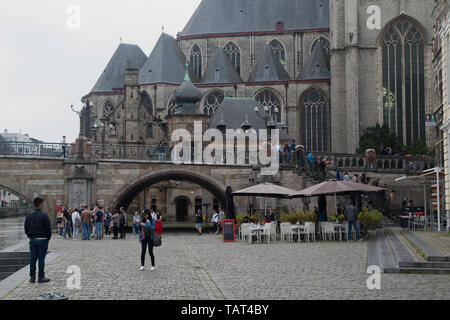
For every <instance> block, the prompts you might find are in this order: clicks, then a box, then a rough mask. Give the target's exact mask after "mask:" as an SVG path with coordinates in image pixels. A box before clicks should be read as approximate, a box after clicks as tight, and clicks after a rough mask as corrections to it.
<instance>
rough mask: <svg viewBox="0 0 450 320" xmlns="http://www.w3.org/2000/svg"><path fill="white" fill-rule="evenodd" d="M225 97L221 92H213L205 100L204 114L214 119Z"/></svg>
mask: <svg viewBox="0 0 450 320" xmlns="http://www.w3.org/2000/svg"><path fill="white" fill-rule="evenodd" d="M224 98H225V95H224V93H223V92H221V91H213V92H211V93H210V94H208V96H207V97H206V98H205V102H204V104H203V114H204V115H207V116H210V117H212V116H213V115H214V113H216V111H217V109H218V108H219V107H220V105H221V104H222V102H223V99H224Z"/></svg>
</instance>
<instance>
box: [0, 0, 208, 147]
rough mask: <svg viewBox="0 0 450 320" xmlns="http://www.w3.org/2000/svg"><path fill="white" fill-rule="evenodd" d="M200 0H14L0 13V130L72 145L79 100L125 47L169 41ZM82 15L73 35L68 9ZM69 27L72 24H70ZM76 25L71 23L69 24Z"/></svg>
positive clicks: (146, 47)
mask: <svg viewBox="0 0 450 320" xmlns="http://www.w3.org/2000/svg"><path fill="white" fill-rule="evenodd" d="M200 2H201V0H163V1H160V0H158V1H157V0H128V1H123V0H122V1H117V0H90V1H88V0H70V1H67V0H33V1H31V0H14V1H2V3H1V5H0V6H1V7H0V43H1V45H0V99H1V104H0V108H1V113H0V132H3V131H4V130H5V129H8V131H9V132H19V131H21V132H22V133H28V134H30V136H31V137H33V138H36V139H39V140H44V141H49V142H60V141H61V138H62V136H63V135H66V136H67V139H68V140H69V141H73V140H75V138H76V137H77V136H78V132H79V119H78V117H77V116H76V114H74V113H73V112H72V111H70V105H71V104H74V106H75V109H77V110H79V109H81V101H80V99H81V97H82V96H83V95H85V94H87V93H89V91H90V90H91V89H92V87H93V86H94V84H95V82H96V81H97V79H98V78H99V77H100V75H101V74H102V72H103V70H104V69H105V67H106V65H107V63H108V62H109V59H110V58H111V57H112V55H113V53H114V51H115V50H116V48H117V46H118V45H119V43H120V37H122V39H123V40H122V42H124V43H132V44H137V45H139V46H140V48H141V49H142V50H143V51H144V52H145V53H146V54H147V55H149V54H150V52H151V50H152V49H153V47H154V45H155V44H156V41H157V40H158V38H159V36H160V34H161V26H162V25H164V27H165V32H166V33H169V34H171V35H173V36H176V33H177V32H179V31H181V30H182V29H183V27H184V26H185V24H186V23H187V22H188V20H189V18H190V17H191V15H192V13H193V12H194V11H195V9H196V8H197V6H198V5H199V4H200ZM72 5H75V6H77V7H79V8H80V9H81V12H80V17H81V19H80V22H81V23H80V29H72V30H70V29H69V27H68V20H69V18H71V17H73V15H71V14H68V13H67V10H68V8H69V7H71V6H72ZM70 21H71V22H74V21H75V20H70ZM71 25H72V26H73V25H74V24H73V23H72V24H71Z"/></svg>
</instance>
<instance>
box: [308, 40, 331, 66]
mask: <svg viewBox="0 0 450 320" xmlns="http://www.w3.org/2000/svg"><path fill="white" fill-rule="evenodd" d="M318 45H319V46H321V47H322V52H323V56H324V57H325V62H326V63H327V67H328V70H330V61H331V46H330V41H329V40H328V39H327V38H325V37H320V38H318V39H317V40H316V41H314V43H313V45H312V47H311V52H312V51H313V50H314V48H315V47H316V46H318Z"/></svg>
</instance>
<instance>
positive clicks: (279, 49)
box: [270, 40, 286, 65]
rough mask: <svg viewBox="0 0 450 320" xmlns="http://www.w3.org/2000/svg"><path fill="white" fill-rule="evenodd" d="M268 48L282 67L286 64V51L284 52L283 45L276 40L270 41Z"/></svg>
mask: <svg viewBox="0 0 450 320" xmlns="http://www.w3.org/2000/svg"><path fill="white" fill-rule="evenodd" d="M270 47H271V48H272V50H273V52H275V54H276V55H277V57H278V59H279V60H280V62H281V64H282V65H285V64H286V51H285V50H284V47H283V45H282V44H281V43H280V41H278V40H272V41H271V42H270Z"/></svg>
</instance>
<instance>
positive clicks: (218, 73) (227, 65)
mask: <svg viewBox="0 0 450 320" xmlns="http://www.w3.org/2000/svg"><path fill="white" fill-rule="evenodd" d="M239 82H243V80H242V78H241V77H240V76H239V73H238V72H237V71H236V69H235V68H234V66H233V65H232V64H231V61H230V59H228V57H227V56H226V55H225V53H224V52H223V49H222V47H220V46H219V47H218V48H217V52H216V55H215V57H214V60H213V63H212V64H211V65H210V66H209V67H208V69H207V70H206V72H205V74H204V76H203V83H205V84H210V83H211V84H212V83H239Z"/></svg>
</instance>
